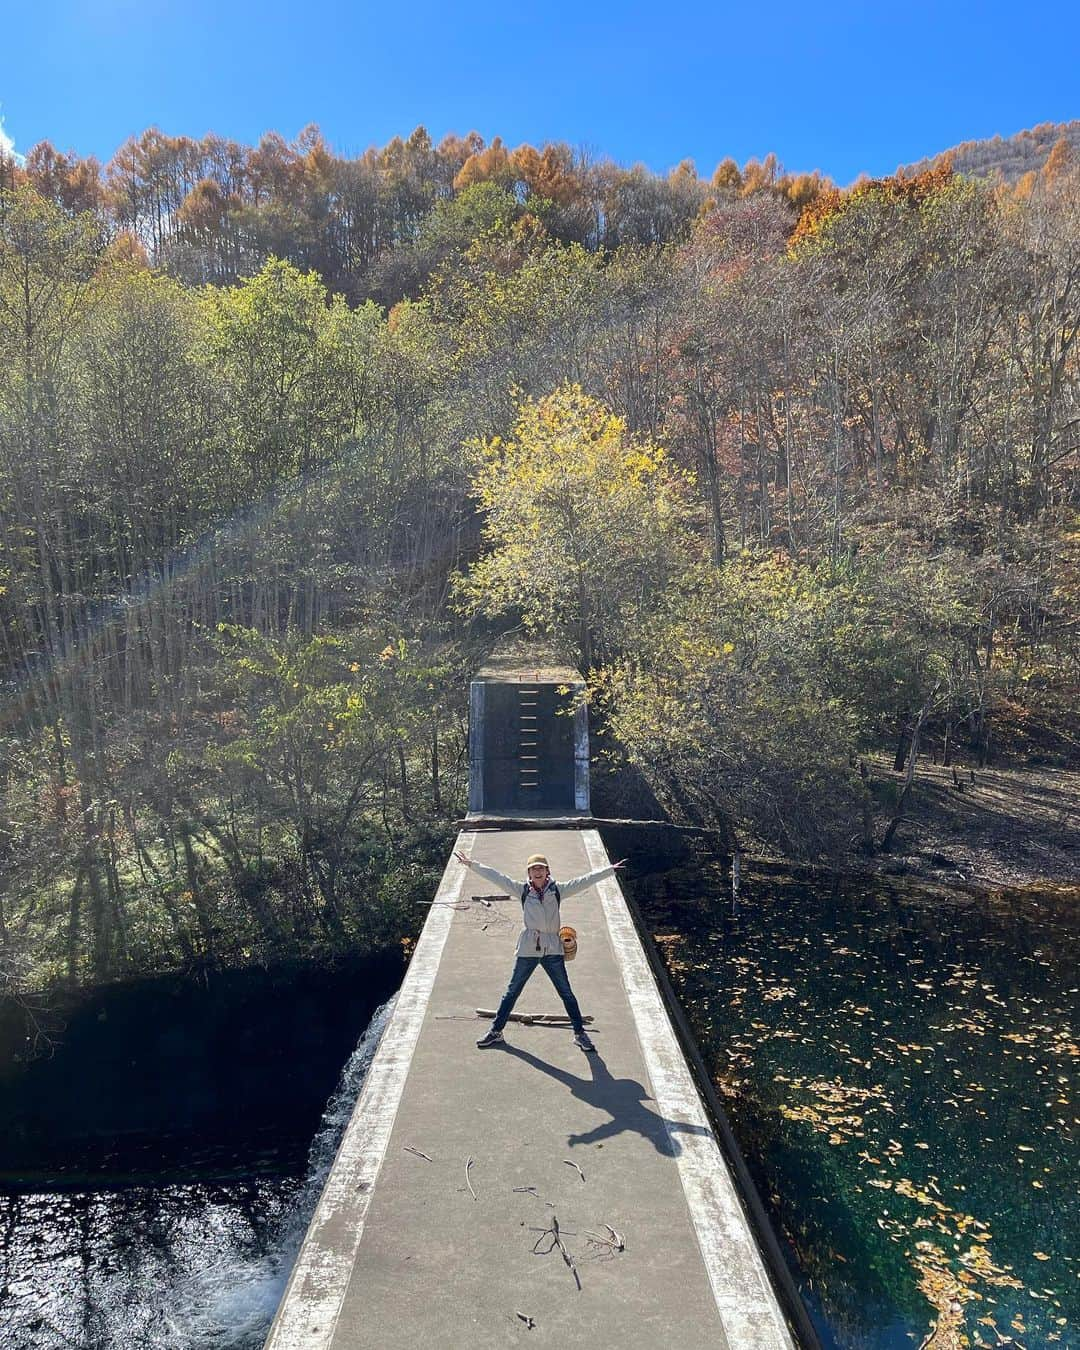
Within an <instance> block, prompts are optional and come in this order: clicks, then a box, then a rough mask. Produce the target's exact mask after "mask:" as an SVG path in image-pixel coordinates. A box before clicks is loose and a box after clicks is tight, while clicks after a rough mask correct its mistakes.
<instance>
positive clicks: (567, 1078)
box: [502, 1044, 709, 1157]
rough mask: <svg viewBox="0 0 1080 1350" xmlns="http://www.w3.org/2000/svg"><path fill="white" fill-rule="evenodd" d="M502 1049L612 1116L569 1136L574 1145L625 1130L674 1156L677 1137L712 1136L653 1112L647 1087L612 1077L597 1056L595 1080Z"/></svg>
mask: <svg viewBox="0 0 1080 1350" xmlns="http://www.w3.org/2000/svg"><path fill="white" fill-rule="evenodd" d="M502 1048H503V1050H504V1052H505V1053H506V1054H508V1055H515V1056H516V1057H517V1058H518V1059H521V1060H524V1061H525V1063H526V1064H531V1065H532V1066H533V1068H534V1069H539V1071H540V1072H541V1073H546V1074H547V1075H548V1077H549V1078H554V1079H555V1080H556V1081H557V1082H559V1083H562V1084H563V1085H564V1086H565V1087H567V1088H569V1089H570V1091H571V1092H572V1093H573V1095H574V1096H575V1097H577V1098H578V1100H579V1101H583V1102H587V1103H588V1105H589V1106H591V1107H593V1108H595V1109H596V1110H598V1111H606V1112H607V1113H608V1115H609V1116H610V1117H611V1119H610V1120H607V1121H604V1123H603V1124H601V1125H597V1126H596V1127H595V1128H594V1129H591V1130H589V1131H587V1132H586V1133H585V1134H570V1135H567V1137H566V1142H567V1143H568V1144H570V1145H571V1146H573V1145H575V1144H596V1143H599V1142H600V1141H602V1140H604V1139H611V1138H612V1137H613V1136H615V1135H617V1134H622V1133H624V1132H625V1131H632V1132H633V1133H635V1134H640V1135H641V1136H642V1138H644V1139H647V1140H648V1141H649V1143H650V1144H652V1146H653V1148H655V1149H656V1151H657V1153H663V1154H666V1155H667V1156H668V1157H674V1156H675V1155H676V1154H678V1153H681V1152H682V1149H681V1147H680V1145H679V1141H678V1139H677V1138H676V1136H677V1135H679V1134H699V1135H707V1134H709V1130H708V1129H707V1128H706V1127H705V1126H704V1125H694V1124H692V1123H691V1122H689V1121H682V1120H668V1119H667V1118H666V1117H664V1116H661V1115H659V1114H658V1113H657V1112H656V1111H652V1110H650V1109H649V1107H647V1106H646V1105H645V1103H646V1102H648V1101H652V1098H651V1097H650V1096H649V1094H648V1093H647V1092H646V1091H645V1089H644V1087H642V1085H641V1084H640V1083H639V1082H638V1081H637V1080H636V1079H634V1078H613V1077H612V1076H611V1074H610V1073H609V1072H608V1067H607V1065H606V1064H605V1063H604V1061H603V1060H602V1059H601V1058H600V1056H599V1055H598V1054H594V1055H588V1056H586V1058H587V1059H588V1063H589V1068H590V1069H591V1071H592V1077H591V1078H579V1077H578V1076H577V1075H576V1074H572V1073H568V1072H567V1070H566V1069H560V1068H558V1067H557V1066H556V1065H554V1064H549V1063H548V1062H547V1060H544V1059H540V1058H538V1057H537V1056H536V1055H533V1054H530V1052H529V1051H528V1050H522V1049H520V1048H519V1047H518V1046H516V1045H509V1044H506V1045H504V1046H503V1047H502Z"/></svg>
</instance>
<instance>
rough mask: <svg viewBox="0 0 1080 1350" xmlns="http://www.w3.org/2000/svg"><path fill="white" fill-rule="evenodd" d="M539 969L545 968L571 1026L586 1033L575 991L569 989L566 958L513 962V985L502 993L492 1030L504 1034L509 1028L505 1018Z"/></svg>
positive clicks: (526, 957) (539, 957) (529, 959)
mask: <svg viewBox="0 0 1080 1350" xmlns="http://www.w3.org/2000/svg"><path fill="white" fill-rule="evenodd" d="M537 966H543V967H544V970H545V971H546V972H547V977H548V979H549V980H550V981H551V983H552V984H553V985H554V986H555V992H556V993H557V994H558V995H559V997H560V998H561V999H562V1001H563V1007H564V1008H565V1009H566V1015H567V1017H569V1018H570V1025H571V1026H572V1027H573V1028H574V1030H575V1031H584V1030H585V1023H584V1022H583V1021H582V1020H581V1009H580V1008H579V1007H578V1001H577V999H576V998H575V997H574V991H573V990H572V989H571V988H570V977H569V975H567V973H566V957H565V956H519V957H518V959H517V960H516V961H515V962H514V970H513V973H512V974H511V976H510V983H509V984H508V985H507V986H506V993H505V994H503V996H502V1002H501V1003H500V1004H499V1010H498V1012H497V1013H496V1014H495V1021H494V1022H492V1024H491V1029H492V1031H502V1029H503V1027H504V1026H506V1019H507V1018H508V1017H509V1016H510V1013H511V1012H512V1011H513V1008H514V1004H515V1003H516V1002H517V1001H518V995H519V994H520V993H521V991H522V990H523V989H524V988H525V986H526V984H528V982H529V976H530V975H531V974H532V973H533V971H534V970H535V969H536V967H537Z"/></svg>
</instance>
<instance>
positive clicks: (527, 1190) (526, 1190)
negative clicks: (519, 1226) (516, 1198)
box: [514, 1186, 555, 1233]
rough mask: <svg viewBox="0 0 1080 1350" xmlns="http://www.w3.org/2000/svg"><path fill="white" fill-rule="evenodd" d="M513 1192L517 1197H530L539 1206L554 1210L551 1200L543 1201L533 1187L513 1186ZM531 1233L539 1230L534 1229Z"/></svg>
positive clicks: (553, 1203)
mask: <svg viewBox="0 0 1080 1350" xmlns="http://www.w3.org/2000/svg"><path fill="white" fill-rule="evenodd" d="M514 1191H515V1192H516V1193H517V1194H519V1195H531V1196H533V1197H534V1199H536V1200H539V1201H540V1203H541V1204H543V1205H550V1206H551V1208H552V1209H554V1208H555V1202H554V1201H553V1200H545V1199H544V1197H543V1196H542V1195H541V1194H540V1192H539V1191H538V1190H537V1189H536V1187H535V1186H515V1187H514ZM532 1231H533V1232H534V1233H538V1232H539V1231H540V1230H539V1229H538V1228H534V1229H533V1230H532Z"/></svg>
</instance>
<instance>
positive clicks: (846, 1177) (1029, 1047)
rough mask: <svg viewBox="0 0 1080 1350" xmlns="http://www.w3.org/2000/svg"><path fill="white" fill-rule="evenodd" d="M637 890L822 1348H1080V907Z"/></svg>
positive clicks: (696, 874)
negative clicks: (1079, 1090) (735, 905)
mask: <svg viewBox="0 0 1080 1350" xmlns="http://www.w3.org/2000/svg"><path fill="white" fill-rule="evenodd" d="M635 891H636V894H637V898H638V899H639V901H640V903H641V904H642V907H643V910H644V912H645V915H646V919H647V921H648V922H649V924H650V926H651V927H652V928H653V931H654V932H655V933H656V935H657V940H658V943H659V946H660V948H661V950H662V952H663V955H664V959H665V961H666V964H667V966H668V969H669V971H670V973H671V976H672V980H673V983H674V985H675V987H676V990H677V992H678V994H679V995H680V998H681V1000H682V1002H683V1005H684V1007H685V1009H686V1011H687V1014H688V1016H689V1019H690V1021H691V1025H692V1027H693V1029H694V1031H695V1034H696V1036H697V1038H698V1040H699V1043H700V1045H701V1047H702V1051H703V1054H704V1055H705V1058H706V1061H707V1063H708V1065H709V1068H710V1071H711V1073H712V1075H713V1078H714V1081H715V1082H716V1084H717V1085H718V1087H719V1089H720V1091H721V1093H722V1099H723V1100H724V1102H725V1105H726V1109H727V1113H728V1115H729V1118H730V1120H731V1123H732V1126H733V1128H734V1130H735V1133H736V1135H737V1137H738V1139H739V1142H740V1145H741V1147H742V1150H743V1153H744V1155H745V1156H746V1157H747V1160H748V1162H749V1164H750V1166H751V1170H752V1171H753V1173H754V1174H755V1177H756V1179H757V1181H758V1184H759V1187H760V1189H761V1191H762V1193H763V1195H764V1196H765V1197H766V1199H767V1201H768V1203H769V1204H770V1205H771V1208H772V1212H773V1214H774V1216H775V1219H776V1222H777V1226H778V1228H779V1230H780V1231H781V1232H782V1233H783V1235H784V1236H785V1237H786V1239H787V1242H788V1244H789V1250H790V1251H791V1253H792V1257H793V1260H794V1263H795V1265H796V1274H797V1278H798V1280H799V1283H800V1286H801V1288H802V1292H803V1294H804V1296H805V1298H806V1301H807V1303H808V1305H809V1306H810V1308H811V1310H812V1313H813V1315H814V1318H815V1321H816V1323H817V1325H818V1328H819V1332H820V1334H821V1337H822V1341H823V1343H824V1344H825V1345H826V1346H829V1347H845V1350H846V1348H848V1347H851V1348H854V1347H858V1348H859V1350H895V1348H898V1347H910V1346H912V1345H920V1344H922V1343H923V1341H924V1338H926V1337H927V1336H930V1337H931V1339H930V1340H929V1341H927V1345H928V1347H931V1346H932V1347H933V1350H944V1347H948V1346H954V1345H955V1346H959V1345H966V1344H969V1345H975V1346H999V1345H1016V1346H1023V1347H1026V1348H1027V1350H1036V1347H1044V1346H1045V1347H1049V1346H1056V1345H1075V1346H1080V1301H1078V1297H1077V1288H1076V1285H1077V1273H1078V1272H1077V1266H1076V1255H1077V1252H1076V1246H1077V1243H1076V1239H1077V1234H1078V1232H1080V1204H1078V1199H1077V1195H1078V1186H1077V1183H1078V1173H1077V1165H1076V1164H1077V1154H1076V1146H1075V1138H1076V1125H1077V1119H1076V1106H1075V1093H1074V1087H1075V1069H1076V1057H1077V1053H1078V1052H1077V1044H1076V1011H1077V980H1078V976H1077V970H1078V966H1077V958H1078V956H1080V942H1078V940H1077V930H1076V924H1075V921H1074V917H1073V915H1074V913H1075V909H1074V904H1075V899H1074V898H1069V897H1067V896H1066V897H1062V896H1058V895H1054V894H1051V893H1049V892H1047V893H1045V894H1043V895H1037V894H1030V895H1026V896H1021V895H1019V894H1016V893H1014V894H1012V895H1009V896H1004V895H1003V896H1001V897H997V898H985V897H978V898H976V897H974V896H968V895H962V894H960V893H951V894H950V893H947V892H941V893H935V892H929V891H926V890H923V889H919V888H917V887H914V886H910V885H909V886H906V887H904V886H900V885H876V884H870V883H867V882H860V881H851V880H849V881H847V882H844V883H841V884H837V885H832V884H830V883H829V882H828V881H815V882H812V883H811V882H806V881H802V882H800V881H796V880H794V879H792V878H790V877H788V878H786V879H785V878H784V877H783V876H774V877H771V878H758V879H756V880H755V882H754V884H753V885H752V886H751V887H750V888H749V890H748V891H747V892H746V893H744V896H743V903H742V904H741V905H740V909H739V912H738V915H737V917H735V918H732V917H731V901H730V897H729V896H728V895H727V894H726V887H725V885H724V882H723V880H722V877H721V875H720V873H719V871H718V869H717V868H716V867H714V866H709V865H707V864H706V865H704V866H703V867H702V868H701V869H700V870H692V871H684V872H681V873H670V874H667V875H666V876H656V877H652V878H645V879H643V880H642V881H640V882H638V883H636V885H635ZM964 1337H966V1338H967V1339H966V1340H965V1339H964Z"/></svg>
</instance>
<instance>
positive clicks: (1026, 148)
mask: <svg viewBox="0 0 1080 1350" xmlns="http://www.w3.org/2000/svg"><path fill="white" fill-rule="evenodd" d="M1059 144H1061V145H1062V147H1063V148H1062V149H1061V150H1058V151H1057V153H1058V154H1059V155H1061V156H1066V155H1070V154H1071V155H1074V156H1075V155H1077V154H1080V121H1074V122H1042V123H1040V124H1039V126H1037V127H1031V128H1030V129H1029V130H1027V131H1018V132H1017V133H1016V135H1015V136H991V137H989V139H987V140H983V141H964V142H963V144H961V145H957V146H954V147H953V148H952V149H951V150H945V151H943V152H942V153H941V154H940V155H935V156H934V157H933V158H932V159H925V160H921V161H920V162H919V163H918V164H914V165H912V166H910V167H909V169H908V170H907V172H909V173H913V174H915V173H925V172H926V170H927V169H933V168H937V167H938V165H940V164H943V163H946V162H948V163H949V164H950V165H951V166H952V168H953V169H954V170H955V171H956V172H957V173H963V174H967V175H969V176H970V177H972V178H976V177H977V178H996V177H1000V178H1001V179H1003V180H1004V181H1005V182H1006V183H1012V184H1016V183H1019V182H1020V180H1021V179H1022V178H1024V177H1025V175H1028V174H1030V175H1032V182H1034V175H1036V174H1038V173H1040V172H1041V170H1042V168H1043V165H1044V164H1045V163H1046V161H1047V160H1048V159H1049V158H1050V156H1051V155H1052V154H1053V153H1054V151H1055V148H1056V147H1057V146H1058V145H1059ZM1025 186H1030V185H1029V184H1026V185H1025Z"/></svg>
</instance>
